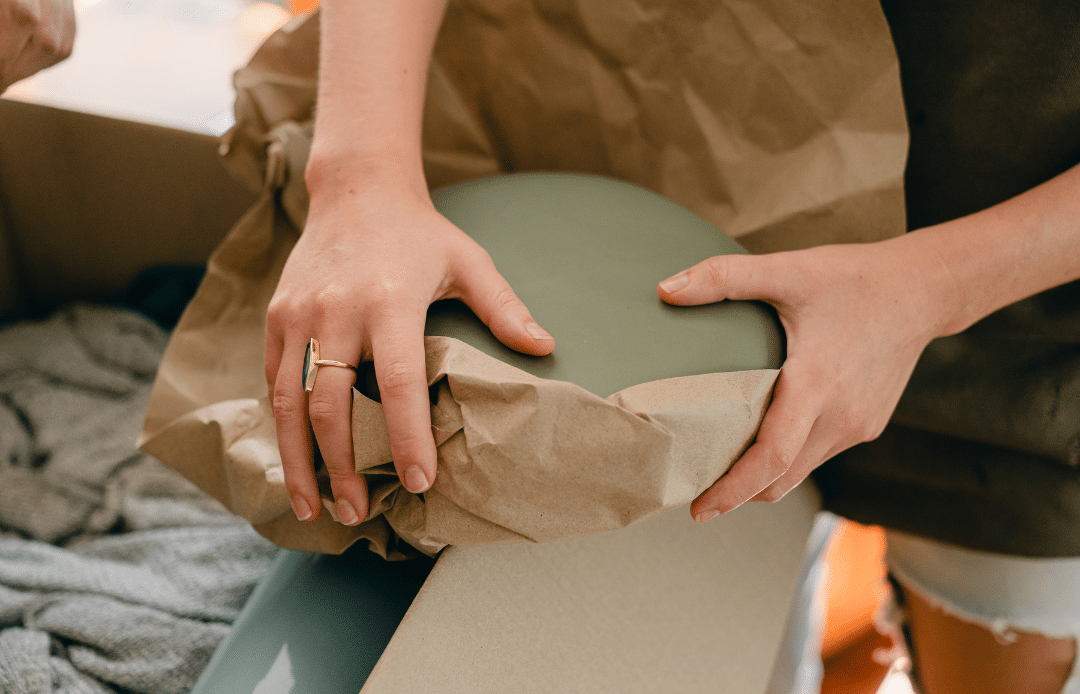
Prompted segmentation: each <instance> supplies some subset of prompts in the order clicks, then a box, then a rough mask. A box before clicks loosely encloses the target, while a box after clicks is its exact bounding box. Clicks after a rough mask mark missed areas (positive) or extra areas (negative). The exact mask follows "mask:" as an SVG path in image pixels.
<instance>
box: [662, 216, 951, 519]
mask: <svg viewBox="0 0 1080 694" xmlns="http://www.w3.org/2000/svg"><path fill="white" fill-rule="evenodd" d="M915 237H917V234H909V235H907V236H903V237H899V238H895V239H890V240H888V241H882V242H878V243H871V244H858V245H837V246H822V247H818V248H811V249H807V250H801V251H789V252H784V253H774V254H770V255H761V256H740V255H729V256H716V257H713V258H709V259H707V260H705V261H702V262H701V263H698V264H697V265H695V266H693V267H692V268H690V269H689V270H685V271H683V272H681V273H679V274H678V275H675V276H674V277H672V278H670V279H668V280H665V281H664V282H661V283H660V286H659V287H658V293H659V295H660V298H661V299H663V300H664V301H666V302H667V303H670V304H676V305H682V306H691V305H697V304H707V303H713V302H716V301H722V300H724V299H736V300H739V299H758V300H762V301H765V302H768V303H769V304H772V305H773V306H774V307H775V308H776V310H777V312H778V313H779V315H780V321H781V323H782V324H783V326H784V330H785V331H786V332H787V360H786V361H785V363H784V365H783V367H782V369H781V372H780V377H779V379H778V381H777V384H776V391H775V395H774V398H773V401H772V404H771V405H770V407H769V409H768V410H767V411H766V413H765V417H764V419H763V420H762V423H761V428H760V430H759V431H758V435H757V439H756V441H755V442H754V444H753V445H751V446H750V448H748V449H747V450H746V452H745V453H744V454H743V455H742V457H741V458H739V460H737V461H736V462H735V464H734V465H733V466H732V467H731V469H730V470H729V471H728V472H727V473H726V474H725V475H724V476H723V477H721V478H720V479H719V480H718V481H717V482H716V483H715V484H713V485H712V487H710V488H709V489H708V490H706V491H705V492H704V493H702V494H701V495H700V496H699V497H698V498H697V499H695V500H694V502H693V504H691V507H690V512H691V514H692V515H693V516H694V518H695V519H696V520H697V521H698V522H704V521H707V520H709V519H711V518H714V517H715V516H717V515H719V514H721V513H725V512H727V511H730V510H732V509H734V508H736V507H737V506H739V505H741V504H742V503H744V502H746V501H777V500H779V499H780V498H781V497H783V496H784V495H785V494H787V492H789V491H790V490H791V489H793V488H794V487H795V486H796V485H797V484H798V483H799V482H801V481H802V480H803V479H804V478H805V477H806V476H807V475H808V474H810V471H811V470H813V469H814V468H816V467H817V466H818V465H821V464H822V463H823V462H825V461H826V460H828V459H829V458H831V457H833V456H834V455H836V454H838V453H840V452H841V451H843V450H845V449H847V448H850V447H851V446H854V445H855V444H858V443H861V442H863V441H869V440H871V439H874V438H876V437H877V436H879V435H880V434H881V432H882V431H883V430H884V428H885V425H886V423H887V422H888V421H889V418H890V416H891V415H892V412H893V410H894V409H895V408H896V403H897V401H898V400H899V399H900V394H901V393H902V392H903V390H904V386H905V385H906V384H907V381H908V379H909V378H910V377H911V372H912V371H913V369H914V368H915V362H916V360H917V359H918V357H919V355H920V353H921V352H922V351H923V349H924V348H925V347H926V345H927V343H928V342H929V341H930V340H931V339H932V338H934V337H936V336H938V335H939V334H942V332H943V331H942V326H943V325H944V322H945V320H946V316H945V311H944V310H943V308H942V304H943V303H947V301H946V298H947V297H946V296H944V295H945V294H947V289H946V287H947V286H948V283H947V279H948V278H947V277H944V278H943V277H942V272H941V271H942V267H943V266H942V264H941V263H940V260H936V259H935V258H934V257H932V256H930V255H927V252H926V248H925V247H924V245H920V244H919V243H918V239H917V238H915ZM935 272H936V273H937V274H935ZM680 280H685V282H684V284H683V286H681V287H679V286H678V284H679V281H680Z"/></svg>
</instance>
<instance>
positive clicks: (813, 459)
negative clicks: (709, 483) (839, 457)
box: [748, 419, 843, 503]
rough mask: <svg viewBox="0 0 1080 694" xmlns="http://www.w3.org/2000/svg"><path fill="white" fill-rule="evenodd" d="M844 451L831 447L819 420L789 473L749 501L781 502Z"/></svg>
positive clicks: (838, 447)
mask: <svg viewBox="0 0 1080 694" xmlns="http://www.w3.org/2000/svg"><path fill="white" fill-rule="evenodd" d="M842 449H843V447H842V446H839V445H834V446H832V447H829V445H828V437H827V435H826V433H825V432H824V431H823V427H822V426H821V420H820V419H819V420H818V421H817V422H816V423H815V424H814V428H813V429H811V431H810V435H809V436H808V437H807V442H806V445H805V446H803V449H802V451H801V452H800V453H799V456H798V458H796V460H795V462H794V463H792V465H791V467H790V468H789V469H788V471H787V472H785V473H784V474H782V475H780V477H779V478H777V480H776V481H775V482H773V483H772V484H770V485H769V486H768V487H765V488H764V489H762V490H761V491H760V492H758V493H757V494H755V495H754V496H753V497H751V498H750V499H748V501H755V502H765V503H775V502H777V501H780V500H781V499H783V498H784V497H785V496H787V494H788V492H790V491H791V490H792V489H794V488H795V487H798V486H799V485H800V484H801V483H802V481H803V480H805V479H806V477H807V476H808V475H809V474H810V473H811V472H812V471H813V470H814V469H815V468H817V467H818V466H819V465H821V464H822V463H824V462H825V461H826V460H828V459H829V458H831V457H833V456H834V455H836V453H839V452H840V451H841V450H842Z"/></svg>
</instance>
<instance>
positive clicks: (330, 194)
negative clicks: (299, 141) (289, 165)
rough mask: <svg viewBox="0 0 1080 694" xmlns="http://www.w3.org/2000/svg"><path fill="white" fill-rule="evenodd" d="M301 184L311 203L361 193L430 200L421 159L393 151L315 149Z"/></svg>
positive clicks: (417, 156)
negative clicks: (304, 185) (401, 195)
mask: <svg viewBox="0 0 1080 694" xmlns="http://www.w3.org/2000/svg"><path fill="white" fill-rule="evenodd" d="M304 181H305V183H306V184H307V189H308V195H309V197H310V198H311V201H312V203H313V204H315V203H317V201H321V200H323V199H332V198H335V197H338V196H340V195H343V194H355V193H358V192H361V191H365V192H371V191H378V192H379V193H380V194H383V195H386V194H390V193H394V194H397V193H405V194H407V195H410V196H412V197H413V198H415V199H416V200H423V201H430V198H429V196H428V192H427V182H426V180H425V178H424V170H423V165H422V163H421V161H420V156H419V155H418V154H416V155H406V154H403V153H401V152H398V151H394V150H392V149H383V150H380V151H376V152H367V151H357V150H354V149H348V148H343V147H342V148H329V147H322V148H320V147H316V148H314V149H312V152H311V156H310V157H309V158H308V163H307V166H306V168H305V169H304Z"/></svg>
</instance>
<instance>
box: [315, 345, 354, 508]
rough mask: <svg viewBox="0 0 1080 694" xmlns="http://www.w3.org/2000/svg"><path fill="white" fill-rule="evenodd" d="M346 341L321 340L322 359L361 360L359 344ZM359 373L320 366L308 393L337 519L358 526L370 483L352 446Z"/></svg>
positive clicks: (352, 361) (341, 368)
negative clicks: (354, 391)
mask: <svg viewBox="0 0 1080 694" xmlns="http://www.w3.org/2000/svg"><path fill="white" fill-rule="evenodd" d="M346 340H347V338H341V337H338V338H327V339H325V340H323V341H320V358H322V359H333V360H336V361H341V362H344V363H346V364H355V363H357V362H358V361H359V355H360V349H361V347H360V343H359V340H357V341H356V343H355V344H351V345H350V344H347V342H346ZM354 383H356V372H355V371H353V370H352V369H346V368H343V367H340V366H319V367H318V372H317V373H316V377H315V386H314V388H313V389H312V391H311V393H309V394H308V418H309V419H310V420H311V428H312V430H313V431H314V432H315V440H316V441H317V442H318V446H319V452H320V453H321V454H322V457H323V462H324V463H325V464H326V471H327V473H328V474H329V475H330V487H331V489H333V491H334V501H335V503H336V505H337V513H338V519H339V520H340V521H341V522H342V523H344V524H345V525H356V524H358V523H359V522H360V521H362V520H363V519H364V518H366V517H367V512H368V495H367V484H366V483H365V482H364V478H363V476H362V475H360V473H358V472H357V471H356V465H355V463H354V460H353V446H352V387H353V384H354Z"/></svg>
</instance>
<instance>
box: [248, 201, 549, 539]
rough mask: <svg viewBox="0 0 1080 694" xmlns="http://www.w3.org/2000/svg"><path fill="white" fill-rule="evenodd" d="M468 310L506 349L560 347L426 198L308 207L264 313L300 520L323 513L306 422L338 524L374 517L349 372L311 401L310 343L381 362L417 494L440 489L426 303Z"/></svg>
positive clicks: (407, 477) (332, 353)
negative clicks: (307, 385)
mask: <svg viewBox="0 0 1080 694" xmlns="http://www.w3.org/2000/svg"><path fill="white" fill-rule="evenodd" d="M447 298H457V299H461V300H463V301H464V302H465V303H466V304H468V305H469V307H470V308H472V310H473V311H474V312H475V313H476V314H477V316H479V317H480V319H481V320H483V321H484V323H486V324H487V325H488V327H489V328H491V330H492V332H493V333H494V334H495V336H496V337H498V338H499V339H500V340H501V341H502V342H503V343H505V344H506V345H507V346H509V347H511V348H513V349H516V350H518V351H520V352H524V353H526V354H532V355H544V354H548V353H549V352H551V351H552V349H554V347H555V342H554V340H553V339H552V338H551V337H550V336H549V335H548V334H547V333H546V332H545V331H544V330H543V329H541V328H540V326H538V325H537V324H536V322H535V321H533V319H532V317H531V316H530V314H529V311H528V309H527V308H526V307H525V305H524V304H522V303H521V301H520V300H519V299H518V298H517V297H516V296H515V294H514V292H513V290H512V289H511V288H510V286H509V285H508V284H507V283H506V280H504V279H503V277H502V276H501V275H500V274H499V273H498V271H497V270H496V269H495V265H494V264H493V263H492V261H491V258H490V257H489V256H488V254H487V253H486V252H485V251H484V250H483V249H482V248H480V246H478V245H477V244H476V243H475V242H474V241H472V240H471V239H470V238H469V237H468V236H466V235H465V234H464V233H463V232H462V231H461V230H459V229H458V228H457V227H455V226H454V225H453V224H451V223H450V222H449V221H448V220H447V219H446V218H444V217H443V216H442V215H440V214H439V213H438V212H437V211H436V210H435V209H434V207H433V206H432V204H431V201H430V199H429V198H428V196H427V194H426V191H422V190H417V191H413V192H410V191H409V190H408V189H407V187H402V186H395V185H385V186H379V187H369V188H365V189H361V187H360V186H350V185H346V186H344V187H341V188H340V189H339V190H338V191H337V192H336V193H332V194H328V195H323V196H321V197H319V198H318V200H317V199H316V197H315V196H314V195H313V199H312V206H311V211H310V215H309V217H308V222H307V226H306V227H305V230H304V233H303V235H302V236H301V237H300V240H299V242H298V243H297V245H296V247H295V248H294V249H293V251H292V254H291V255H290V256H289V259H288V261H287V262H286V264H285V269H284V271H283V273H282V276H281V280H280V282H279V284H278V287H277V291H276V293H275V295H274V297H273V299H272V300H271V303H270V307H269V310H268V313H267V334H266V339H267V345H266V379H267V383H268V386H269V394H270V399H271V402H272V403H273V410H274V417H275V420H276V423H277V434H278V444H279V447H280V451H281V459H282V465H283V467H284V473H285V486H286V488H287V490H288V493H289V495H290V498H291V501H292V505H293V510H294V512H295V513H296V516H297V517H298V518H299V519H300V520H314V519H315V518H317V517H318V515H319V512H320V508H321V505H320V500H319V492H318V489H317V487H316V481H315V475H314V471H313V457H312V455H313V453H312V442H311V439H310V435H309V428H308V422H309V421H310V423H311V429H312V430H314V433H315V438H316V439H317V441H318V446H319V450H320V452H321V453H322V456H323V460H324V461H325V463H326V468H327V471H328V473H329V476H330V481H331V486H332V489H333V493H334V498H335V500H336V501H337V509H338V512H339V513H338V515H339V519H340V520H341V521H342V522H343V523H345V524H347V525H354V524H356V523H358V522H360V521H362V520H363V519H364V518H365V517H366V515H367V511H368V496H367V489H366V487H365V484H364V479H363V477H362V476H360V475H359V474H357V473H356V471H355V468H354V462H353V447H352V430H351V419H350V415H351V411H352V391H351V386H352V385H353V383H354V381H355V378H356V376H355V373H353V372H352V371H351V370H349V369H344V368H333V367H326V366H324V367H321V368H320V369H319V371H318V375H317V379H316V381H315V385H314V389H313V390H312V392H311V393H310V395H309V396H308V397H307V398H305V393H304V389H303V384H302V383H301V371H302V368H303V360H304V353H305V349H306V347H307V344H308V340H309V338H311V337H315V338H316V339H318V340H319V343H320V347H321V354H320V357H321V358H322V359H333V360H337V361H340V362H345V363H347V364H350V365H354V366H355V365H357V364H358V363H359V362H360V361H368V360H373V361H374V366H375V374H376V378H377V380H378V385H379V392H380V397H381V400H382V404H383V408H384V411H385V416H386V425H387V428H388V430H389V434H390V445H391V450H392V452H393V457H394V465H395V466H396V469H397V472H398V476H399V477H400V478H401V481H402V483H403V484H404V485H405V487H406V488H407V489H409V490H410V491H413V492H423V491H425V490H427V489H428V488H429V487H430V486H431V484H432V483H433V482H434V481H435V464H436V453H435V443H434V440H433V438H432V433H431V416H430V415H431V412H430V401H429V395H428V386H427V375H426V367H425V358H424V322H425V317H426V313H427V308H428V305H429V304H431V303H432V302H433V301H435V300H438V299H447Z"/></svg>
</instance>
